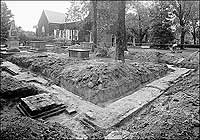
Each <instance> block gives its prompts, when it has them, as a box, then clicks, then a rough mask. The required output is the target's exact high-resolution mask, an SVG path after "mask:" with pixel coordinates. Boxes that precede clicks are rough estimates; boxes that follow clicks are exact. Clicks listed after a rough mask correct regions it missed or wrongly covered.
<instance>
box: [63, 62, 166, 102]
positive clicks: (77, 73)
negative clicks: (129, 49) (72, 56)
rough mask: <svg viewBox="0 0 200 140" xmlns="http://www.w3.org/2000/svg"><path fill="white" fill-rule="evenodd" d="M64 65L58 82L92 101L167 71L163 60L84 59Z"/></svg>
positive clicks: (118, 93) (117, 94)
mask: <svg viewBox="0 0 200 140" xmlns="http://www.w3.org/2000/svg"><path fill="white" fill-rule="evenodd" d="M87 62H88V65H85V64H81V63H80V64H77V65H71V66H69V67H66V68H65V69H64V70H63V71H62V73H61V74H60V86H62V87H64V88H65V89H67V90H69V91H71V92H73V93H75V94H77V95H79V96H81V97H83V98H84V99H85V100H88V101H90V102H92V103H95V104H97V103H102V102H105V101H109V100H110V99H114V98H118V97H120V96H125V94H126V93H127V92H128V91H131V90H134V89H136V88H137V87H139V86H141V85H142V84H144V83H146V82H150V81H153V80H155V79H156V78H159V77H162V76H164V75H166V74H167V72H168V70H169V69H168V67H167V66H166V65H165V64H154V63H151V62H146V63H145V62H143V63H125V64H123V63H119V62H116V61H110V62H109V61H107V62H100V61H99V62H98V61H87Z"/></svg>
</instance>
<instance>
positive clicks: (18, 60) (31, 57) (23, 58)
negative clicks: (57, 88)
mask: <svg viewBox="0 0 200 140" xmlns="http://www.w3.org/2000/svg"><path fill="white" fill-rule="evenodd" d="M40 57H46V55H44V54H34V53H19V54H15V55H12V56H10V57H8V58H6V60H8V61H10V62H12V63H14V64H16V65H18V66H22V67H25V68H28V67H29V66H31V64H32V62H34V61H37V60H38V59H39V58H40Z"/></svg>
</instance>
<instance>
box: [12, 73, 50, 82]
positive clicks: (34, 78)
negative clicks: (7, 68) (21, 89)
mask: <svg viewBox="0 0 200 140" xmlns="http://www.w3.org/2000/svg"><path fill="white" fill-rule="evenodd" d="M14 77H15V78H17V79H18V80H20V81H26V82H36V83H41V84H43V85H45V84H47V83H48V81H47V80H45V79H44V78H42V77H39V76H34V75H33V74H31V73H27V72H23V73H20V74H19V75H16V76H14Z"/></svg>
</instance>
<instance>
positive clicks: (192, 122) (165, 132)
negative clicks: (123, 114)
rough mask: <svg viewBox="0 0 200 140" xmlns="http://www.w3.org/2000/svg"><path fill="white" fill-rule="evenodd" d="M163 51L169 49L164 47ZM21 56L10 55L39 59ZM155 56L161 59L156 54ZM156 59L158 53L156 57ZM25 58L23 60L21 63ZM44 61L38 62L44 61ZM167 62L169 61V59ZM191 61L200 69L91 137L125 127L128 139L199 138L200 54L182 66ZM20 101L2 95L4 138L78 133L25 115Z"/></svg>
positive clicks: (0, 134)
mask: <svg viewBox="0 0 200 140" xmlns="http://www.w3.org/2000/svg"><path fill="white" fill-rule="evenodd" d="M134 51H138V50H134ZM134 51H133V52H134ZM139 51H144V50H139ZM145 51H151V50H145ZM193 52H194V51H193ZM160 53H166V52H162V51H161V52H160ZM167 53H168V52H167ZM191 53H192V51H191V52H189V51H186V52H183V53H179V54H175V56H176V55H177V56H178V57H183V58H186V57H188V56H189V54H191ZM19 57H20V59H16V60H14V58H13V57H12V58H9V59H10V60H11V59H13V60H12V61H13V62H14V61H15V63H16V64H24V67H27V68H28V67H30V66H31V65H32V63H33V62H35V60H38V57H34V56H30V57H31V59H26V57H21V56H19ZM42 57H45V56H42ZM166 58H168V57H166ZM134 59H137V58H134ZM149 59H150V58H148V60H149ZM155 59H156V61H157V58H156V57H155ZM175 59H176V58H175ZM141 60H142V59H141ZM146 60H147V59H146ZM153 60H154V57H153V58H152V61H153ZM193 60H194V61H193ZM22 61H23V63H21V62H22ZM52 61H53V60H52ZM43 62H44V61H41V62H40V63H38V62H35V63H38V64H37V65H40V64H43ZM165 62H166V63H168V61H165ZM173 62H174V61H173ZM191 62H194V64H195V66H198V67H195V68H196V71H194V72H192V74H190V75H188V76H187V77H185V78H182V79H179V81H178V82H177V83H175V84H174V85H173V86H172V87H170V88H169V89H168V90H167V91H166V92H165V93H164V94H163V95H162V96H160V97H159V98H158V99H156V100H155V101H154V102H152V103H151V104H150V105H149V106H147V107H146V108H143V109H142V110H141V111H140V112H138V114H136V116H133V117H130V118H128V119H126V120H124V121H123V122H121V124H119V126H117V127H114V128H112V129H109V130H95V131H93V132H91V133H88V136H89V139H94V138H95V139H104V137H105V136H106V135H107V134H109V133H110V132H111V131H113V130H118V131H125V132H126V134H127V135H126V136H125V137H124V139H145V138H146V139H198V137H199V127H200V125H199V113H200V112H199V87H200V86H199V63H198V62H199V57H198V55H196V57H195V58H192V59H189V60H185V61H184V65H181V67H184V66H185V65H187V64H189V63H191ZM72 63H73V62H72ZM78 63H79V62H78ZM182 64H183V63H182ZM61 65H62V64H61ZM55 67H57V65H55ZM41 68H43V67H41ZM49 69H51V67H50V68H49ZM1 84H2V81H1ZM11 84H12V82H11ZM9 85H10V84H9ZM18 102H19V97H13V98H12V99H6V98H2V97H1V98H0V105H1V108H0V111H1V112H0V113H1V116H0V121H1V127H0V138H1V139H74V138H75V137H76V136H74V135H73V134H72V132H71V130H69V129H68V128H66V127H63V126H61V125H60V124H56V123H46V122H44V121H43V120H33V119H31V118H28V117H24V116H22V115H21V114H20V112H19V111H18V110H17V108H16V105H17V104H18Z"/></svg>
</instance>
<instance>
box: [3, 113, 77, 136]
mask: <svg viewBox="0 0 200 140" xmlns="http://www.w3.org/2000/svg"><path fill="white" fill-rule="evenodd" d="M0 129H1V131H0V137H1V139H5V140H6V139H7V140H11V139H38V140H42V139H74V138H73V134H72V132H71V131H70V130H69V129H68V128H66V127H63V126H61V125H60V124H58V123H45V122H42V121H36V120H33V119H31V118H27V117H21V116H11V115H6V116H1V128H0Z"/></svg>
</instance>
